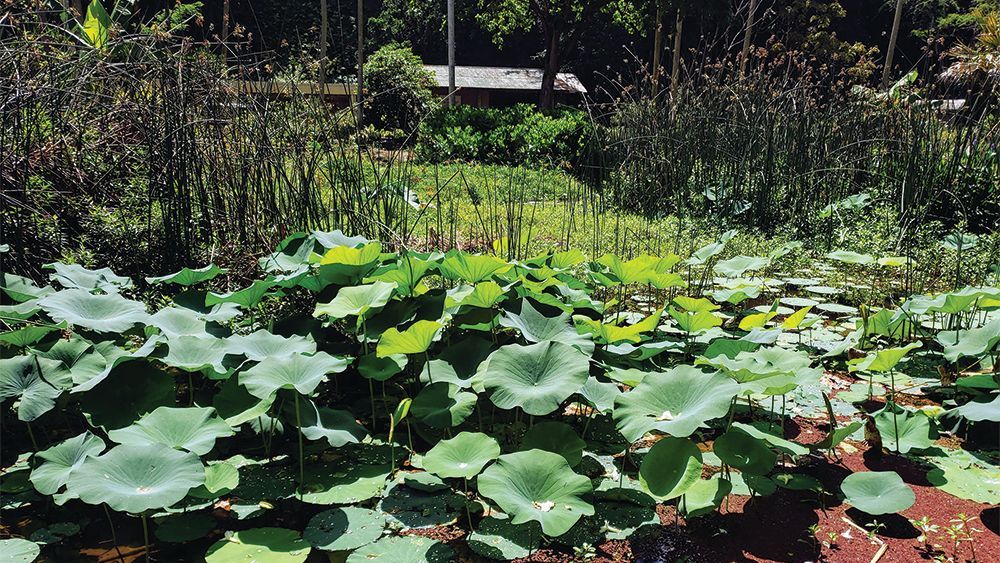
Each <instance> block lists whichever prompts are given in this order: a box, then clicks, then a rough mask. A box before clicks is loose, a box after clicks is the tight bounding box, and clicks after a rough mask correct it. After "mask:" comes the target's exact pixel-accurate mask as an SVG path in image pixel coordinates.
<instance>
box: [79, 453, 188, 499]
mask: <svg viewBox="0 0 1000 563" xmlns="http://www.w3.org/2000/svg"><path fill="white" fill-rule="evenodd" d="M204 482H205V467H204V466H202V464H201V460H199V459H198V456H197V455H195V454H192V453H189V452H182V451H178V450H173V449H170V448H164V447H163V446H159V445H151V446H131V445H122V446H115V447H114V448H111V449H110V450H108V452H107V453H105V454H104V455H101V456H97V457H89V458H87V459H86V460H85V461H84V462H83V464H82V465H80V467H78V468H77V469H75V470H73V472H72V473H70V476H69V482H67V483H66V489H67V492H69V493H71V494H73V495H75V496H76V497H78V498H79V499H80V500H82V501H83V502H85V503H87V504H101V503H106V504H107V505H108V506H109V507H110V508H112V509H113V510H117V511H119V512H131V513H132V514H140V513H142V512H145V511H146V510H152V509H159V508H166V507H168V506H171V505H173V504H175V503H177V502H178V501H180V500H181V499H183V498H184V497H185V496H187V493H188V491H190V490H191V489H193V488H194V487H197V486H198V485H201V484H202V483H204Z"/></svg>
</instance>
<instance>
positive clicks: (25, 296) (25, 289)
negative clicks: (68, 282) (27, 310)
mask: <svg viewBox="0 0 1000 563" xmlns="http://www.w3.org/2000/svg"><path fill="white" fill-rule="evenodd" d="M0 282H2V283H0V289H3V292H4V293H6V294H7V296H8V297H10V298H11V299H13V300H14V301H16V302H17V303H24V302H26V301H32V300H34V299H40V298H42V297H45V296H46V295H48V294H50V293H55V291H56V290H55V288H53V287H52V286H50V285H47V286H45V287H38V286H37V285H35V282H33V281H31V278H25V277H21V276H16V275H14V274H8V273H4V274H3V276H2V277H0Z"/></svg>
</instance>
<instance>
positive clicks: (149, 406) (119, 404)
mask: <svg viewBox="0 0 1000 563" xmlns="http://www.w3.org/2000/svg"><path fill="white" fill-rule="evenodd" d="M176 394H177V391H176V389H175V387H174V379H173V377H171V376H169V375H167V374H166V373H163V372H162V371H160V370H158V369H156V368H155V367H153V366H152V365H151V364H149V363H148V362H146V361H145V360H137V361H132V362H125V363H123V364H120V365H118V366H116V367H115V368H114V369H112V370H111V372H110V374H109V375H108V376H107V378H104V379H103V380H102V381H101V382H100V384H98V385H96V386H95V387H94V388H93V389H91V390H90V391H87V392H86V393H83V394H82V395H81V396H80V410H82V411H83V413H84V415H85V416H86V417H87V420H88V421H89V422H90V423H91V424H92V425H94V426H101V427H103V428H104V429H106V430H112V429H115V428H124V427H126V426H129V425H131V424H132V423H133V422H135V421H137V420H139V419H140V418H141V417H142V416H143V415H145V414H147V413H150V412H153V411H154V410H156V408H157V407H164V406H170V405H173V404H174V402H175V400H176Z"/></svg>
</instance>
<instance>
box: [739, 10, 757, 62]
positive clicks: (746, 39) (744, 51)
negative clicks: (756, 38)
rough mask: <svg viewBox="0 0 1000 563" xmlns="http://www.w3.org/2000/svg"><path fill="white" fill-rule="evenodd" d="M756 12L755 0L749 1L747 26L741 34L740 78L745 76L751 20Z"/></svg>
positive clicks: (748, 54) (751, 31) (751, 37)
mask: <svg viewBox="0 0 1000 563" xmlns="http://www.w3.org/2000/svg"><path fill="white" fill-rule="evenodd" d="M756 12H757V0H750V10H749V12H747V26H746V31H745V32H744V33H743V49H742V50H741V51H740V76H743V75H745V74H746V71H747V62H748V61H749V59H750V42H751V40H752V39H753V23H754V22H753V18H754V16H755V15H756Z"/></svg>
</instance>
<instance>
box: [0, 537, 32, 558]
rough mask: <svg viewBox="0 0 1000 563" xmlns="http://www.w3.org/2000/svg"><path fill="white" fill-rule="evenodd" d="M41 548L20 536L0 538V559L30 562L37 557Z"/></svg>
mask: <svg viewBox="0 0 1000 563" xmlns="http://www.w3.org/2000/svg"><path fill="white" fill-rule="evenodd" d="M39 553H41V548H40V547H39V546H38V544H37V543H35V542H33V541H28V540H25V539H21V538H10V539H6V540H0V561H8V562H9V563H31V562H32V561H34V560H35V559H37V558H38V554H39Z"/></svg>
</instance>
